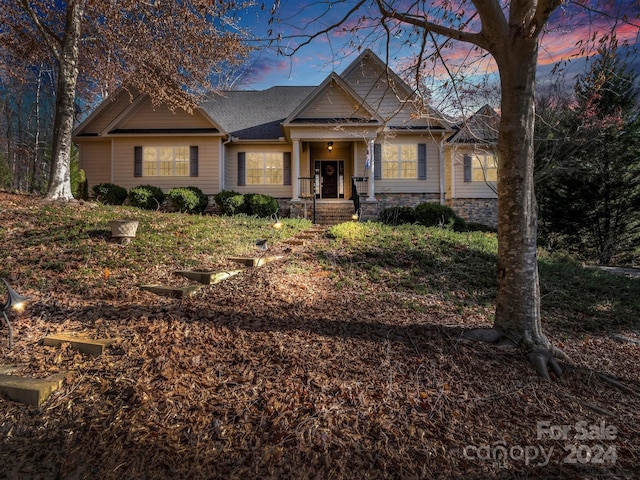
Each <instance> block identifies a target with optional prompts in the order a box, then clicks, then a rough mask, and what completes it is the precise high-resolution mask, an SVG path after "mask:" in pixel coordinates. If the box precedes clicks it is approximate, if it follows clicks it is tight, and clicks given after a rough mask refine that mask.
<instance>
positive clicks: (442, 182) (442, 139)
mask: <svg viewBox="0 0 640 480" xmlns="http://www.w3.org/2000/svg"><path fill="white" fill-rule="evenodd" d="M438 156H439V157H440V162H439V163H440V165H439V167H440V205H444V197H445V184H444V134H442V136H441V138H440V148H439V152H438Z"/></svg>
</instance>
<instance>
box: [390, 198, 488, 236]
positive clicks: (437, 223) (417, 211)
mask: <svg viewBox="0 0 640 480" xmlns="http://www.w3.org/2000/svg"><path fill="white" fill-rule="evenodd" d="M378 219H379V220H380V222H382V223H384V224H385V225H391V226H397V225H403V224H407V223H417V224H420V225H424V226H426V227H443V228H449V229H451V230H455V231H457V232H461V231H468V230H481V231H489V230H491V229H490V228H489V227H487V226H485V225H480V224H477V223H467V222H465V221H464V220H463V219H462V218H460V217H459V216H458V215H457V214H456V213H455V212H454V211H453V209H452V208H451V207H448V206H446V205H440V204H439V203H436V202H425V203H421V204H419V205H417V206H416V207H415V208H412V207H389V208H385V209H384V210H382V211H381V212H380V214H379V215H378Z"/></svg>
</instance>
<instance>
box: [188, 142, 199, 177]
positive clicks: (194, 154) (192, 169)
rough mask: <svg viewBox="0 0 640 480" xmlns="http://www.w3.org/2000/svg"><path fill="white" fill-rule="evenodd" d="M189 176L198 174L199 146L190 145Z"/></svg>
mask: <svg viewBox="0 0 640 480" xmlns="http://www.w3.org/2000/svg"><path fill="white" fill-rule="evenodd" d="M189 176H191V177H197V176H198V147H197V146H193V147H189Z"/></svg>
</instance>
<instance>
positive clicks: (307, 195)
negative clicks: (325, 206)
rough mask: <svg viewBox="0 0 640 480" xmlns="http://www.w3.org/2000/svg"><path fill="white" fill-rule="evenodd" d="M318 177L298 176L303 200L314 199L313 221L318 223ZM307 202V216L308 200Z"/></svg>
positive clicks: (299, 189)
mask: <svg viewBox="0 0 640 480" xmlns="http://www.w3.org/2000/svg"><path fill="white" fill-rule="evenodd" d="M316 190H317V186H316V177H298V191H299V194H298V195H299V196H300V199H301V200H313V205H312V209H313V210H312V213H313V218H312V221H313V223H314V224H315V223H316V193H317V191H316ZM304 203H305V216H306V209H307V207H306V202H304Z"/></svg>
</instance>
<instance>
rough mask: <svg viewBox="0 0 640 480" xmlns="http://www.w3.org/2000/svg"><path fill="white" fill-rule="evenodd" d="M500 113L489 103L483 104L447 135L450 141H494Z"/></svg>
mask: <svg viewBox="0 0 640 480" xmlns="http://www.w3.org/2000/svg"><path fill="white" fill-rule="evenodd" d="M499 124H500V115H498V113H497V112H496V111H495V110H494V109H493V108H491V106H489V105H484V106H483V107H482V108H480V109H479V110H478V111H477V112H476V113H474V114H473V115H471V116H470V117H469V118H468V119H467V120H466V121H465V122H463V123H461V124H460V125H459V126H458V128H459V130H458V131H457V132H456V133H454V134H453V135H451V137H449V142H452V143H483V144H489V143H496V142H497V141H498V127H499Z"/></svg>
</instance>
